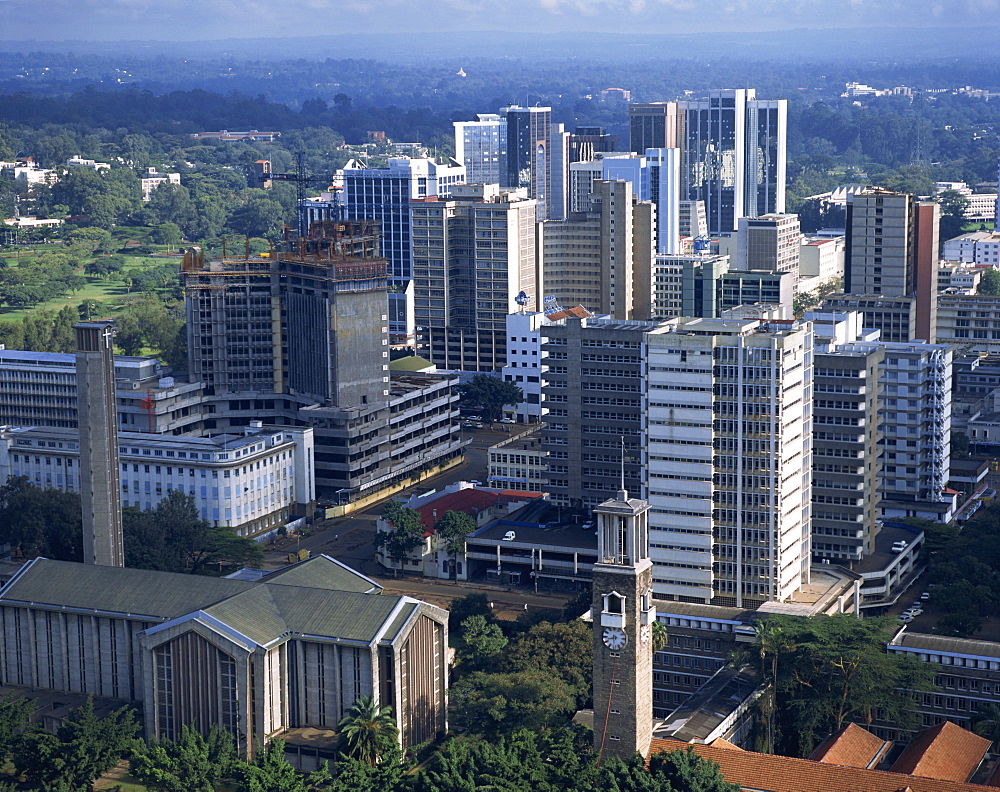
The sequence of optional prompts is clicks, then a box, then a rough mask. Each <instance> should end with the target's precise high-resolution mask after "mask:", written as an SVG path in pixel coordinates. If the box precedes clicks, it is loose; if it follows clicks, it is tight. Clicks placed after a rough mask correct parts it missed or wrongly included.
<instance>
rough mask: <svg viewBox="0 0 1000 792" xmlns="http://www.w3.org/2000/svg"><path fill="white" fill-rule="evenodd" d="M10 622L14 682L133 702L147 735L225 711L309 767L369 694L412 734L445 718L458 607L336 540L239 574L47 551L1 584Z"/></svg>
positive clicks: (242, 735)
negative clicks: (409, 585) (323, 549)
mask: <svg viewBox="0 0 1000 792" xmlns="http://www.w3.org/2000/svg"><path fill="white" fill-rule="evenodd" d="M247 578H249V579H247ZM0 634H2V647H0V683H2V685H3V689H4V690H11V689H13V690H16V691H18V692H20V693H23V694H24V695H27V696H29V697H30V696H31V694H32V691H36V692H43V691H49V692H51V691H54V692H57V693H62V694H66V695H67V697H71V696H73V694H77V695H78V696H79V697H80V698H81V700H82V697H83V696H86V695H88V694H91V695H94V696H97V697H102V698H107V699H112V700H117V701H120V702H121V703H122V704H132V705H133V706H135V707H137V708H138V709H139V710H141V713H142V722H143V724H144V727H145V735H146V737H147V738H152V737H156V738H164V737H166V738H169V739H174V738H176V737H177V736H178V735H179V733H180V729H181V726H182V725H184V724H190V725H192V726H194V727H195V728H197V730H198V731H200V732H202V733H204V732H207V731H208V730H209V729H210V728H211V727H212V726H213V725H219V726H222V727H224V728H225V729H227V730H228V731H230V732H231V733H232V734H233V736H234V737H235V738H236V741H237V744H238V747H239V750H240V751H241V753H243V754H245V755H250V754H251V753H252V752H253V750H254V749H255V746H258V745H263V744H264V743H265V742H266V741H267V740H269V739H276V738H278V739H283V740H285V741H286V746H287V747H286V750H288V751H289V752H290V753H292V754H293V756H294V757H296V758H297V759H298V761H297V762H296V764H297V765H298V766H300V767H303V768H304V769H309V768H310V766H315V763H316V762H318V761H320V760H322V759H324V758H330V756H332V751H333V747H334V746H335V743H336V733H335V730H336V728H337V724H338V722H339V721H340V719H341V718H342V717H343V716H344V715H345V714H346V713H347V711H348V710H349V709H350V707H351V706H352V705H353V704H354V702H355V701H356V700H357V699H358V698H359V697H360V696H374V697H375V698H376V699H377V700H378V702H379V704H380V705H382V706H391V707H392V715H393V717H394V718H395V719H396V722H397V725H398V726H399V730H400V742H401V745H402V746H403V747H408V746H411V745H416V744H419V743H422V742H425V741H427V740H430V739H433V738H434V737H436V736H437V735H438V734H441V733H443V732H444V731H445V729H446V728H447V716H446V707H447V698H446V696H447V685H448V669H447V659H446V650H447V645H448V618H447V613H446V612H445V611H443V610H441V609H440V608H437V607H435V606H433V605H429V604H427V603H424V602H421V601H419V600H416V599H413V598H411V597H406V596H395V595H393V596H390V595H383V594H382V590H381V587H380V586H379V585H378V584H377V583H375V582H374V581H372V580H370V579H369V578H366V577H365V576H363V575H361V574H360V573H358V572H355V571H354V570H352V569H350V568H349V567H347V566H345V565H343V564H341V563H340V562H338V561H336V560H334V559H333V558H330V557H328V556H323V555H321V556H315V557H313V558H310V559H308V560H306V561H302V562H300V563H298V564H294V565H292V566H288V567H285V568H284V569H280V570H278V571H276V572H271V573H269V574H262V573H251V574H249V575H246V574H243V575H240V576H239V577H236V578H212V577H203V576H197V575H184V574H176V573H171V572H156V571H150V570H143V569H127V568H122V567H113V566H99V565H90V564H75V563H70V562H63V561H52V560H49V559H45V558H39V559H36V560H34V561H31V562H30V563H28V564H26V565H25V566H24V568H23V569H21V570H20V571H19V572H18V573H17V574H16V575H15V576H14V577H13V578H12V579H11V581H10V582H9V583H8V584H7V585H6V586H4V588H3V589H2V590H0ZM25 689H28V690H25Z"/></svg>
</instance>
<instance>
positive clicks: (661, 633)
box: [650, 621, 670, 653]
mask: <svg viewBox="0 0 1000 792" xmlns="http://www.w3.org/2000/svg"><path fill="white" fill-rule="evenodd" d="M650 629H651V633H652V635H651V638H652V644H653V652H654V653H655V652H659V651H661V650H663V649H666V648H667V643H669V641H670V635H669V634H668V633H667V628H666V627H664V626H663V624H662V623H661V622H659V621H655V622H653V624H652V625H651V628H650Z"/></svg>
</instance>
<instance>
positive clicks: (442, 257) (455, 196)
mask: <svg viewBox="0 0 1000 792" xmlns="http://www.w3.org/2000/svg"><path fill="white" fill-rule="evenodd" d="M537 209H538V203H537V202H536V201H534V200H532V199H530V198H527V197H525V191H524V190H517V191H509V190H501V189H500V188H499V187H498V186H497V185H495V184H485V185H484V184H470V185H459V186H457V187H455V188H454V190H453V193H452V198H451V200H430V199H428V200H424V201H414V202H413V210H412V211H413V270H414V277H415V279H416V293H415V315H416V320H417V324H418V326H419V327H420V328H422V329H421V330H420V331H419V332H420V335H421V337H422V338H421V340H422V341H423V342H424V343H425V344H426V352H427V355H428V357H429V358H430V360H431V361H433V362H434V363H436V364H437V365H438V366H440V367H442V368H445V369H461V370H466V371H495V372H499V371H500V370H501V369H502V368H503V366H504V365H505V364H506V362H507V356H506V349H507V344H506V332H505V327H506V319H507V315H508V314H511V313H514V312H515V311H517V310H518V309H519V306H518V303H517V301H516V298H517V296H518V294H519V293H521V292H524V294H525V296H526V297H527V298H528V301H529V302H528V304H529V305H533V306H538V304H539V301H540V299H541V294H542V292H541V275H540V273H539V272H538V261H537V257H536V255H535V224H536V220H537V215H536V212H537Z"/></svg>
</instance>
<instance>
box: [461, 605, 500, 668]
mask: <svg viewBox="0 0 1000 792" xmlns="http://www.w3.org/2000/svg"><path fill="white" fill-rule="evenodd" d="M506 648H507V638H506V637H505V636H504V634H503V631H502V630H501V629H500V627H499V626H498V625H496V624H493V623H489V622H487V621H486V619H485V618H484V617H483V616H470V617H469V618H468V619H466V620H465V621H464V622H462V632H461V643H460V645H459V649H458V652H457V654H458V659H459V662H460V663H461V664H462V668H463V669H464V668H466V667H468V668H474V669H482V668H483V667H485V666H490V665H491V664H493V663H496V661H497V660H498V659H499V655H500V653H501V652H502V651H503V650H504V649H506Z"/></svg>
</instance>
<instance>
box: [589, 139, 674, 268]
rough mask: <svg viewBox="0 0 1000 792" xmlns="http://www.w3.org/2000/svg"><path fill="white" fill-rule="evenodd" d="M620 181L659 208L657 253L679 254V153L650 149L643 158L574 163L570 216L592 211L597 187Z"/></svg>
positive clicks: (620, 156) (608, 157) (601, 158)
mask: <svg viewBox="0 0 1000 792" xmlns="http://www.w3.org/2000/svg"><path fill="white" fill-rule="evenodd" d="M599 179H604V180H606V181H607V180H616V179H621V180H624V181H627V182H629V183H630V184H631V185H632V194H633V195H635V196H636V198H637V199H638V200H640V201H649V202H651V203H652V204H653V206H655V207H656V237H655V239H656V252H657V253H663V254H673V253H678V252H680V202H679V196H680V193H679V189H680V182H679V152H678V150H677V149H672V148H661V149H648V150H647V151H646V152H645V153H644V154H643V155H642V156H638V157H637V156H633V155H630V154H621V153H611V154H605V155H598V159H595V160H592V161H590V162H574V163H573V164H572V165H570V174H569V193H570V198H569V208H570V211H571V212H589V211H592V209H593V207H592V205H591V204H592V202H593V195H594V184H595V183H596V182H597V181H598V180H599Z"/></svg>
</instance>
